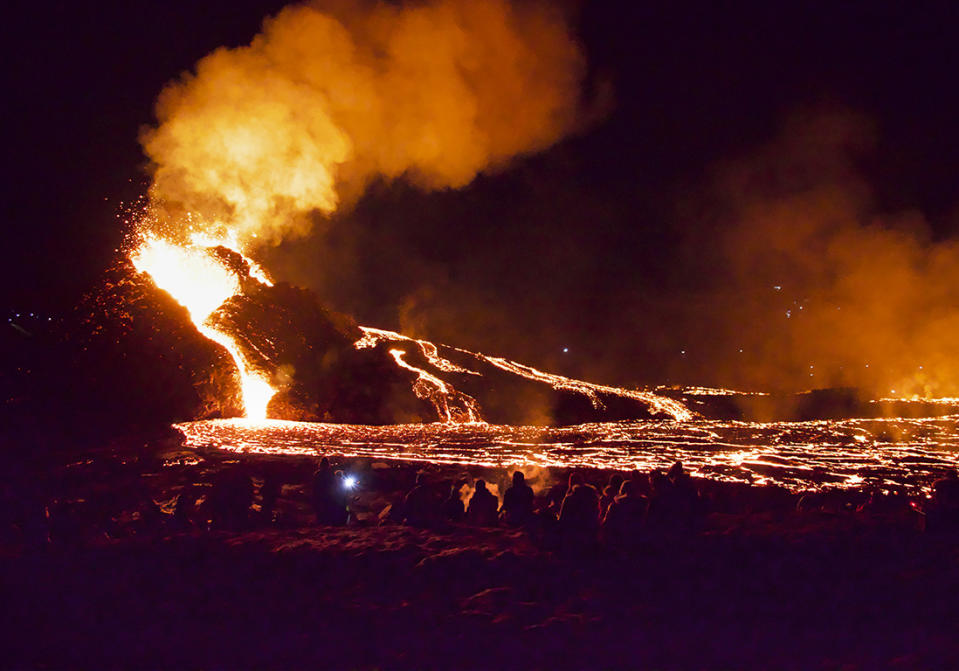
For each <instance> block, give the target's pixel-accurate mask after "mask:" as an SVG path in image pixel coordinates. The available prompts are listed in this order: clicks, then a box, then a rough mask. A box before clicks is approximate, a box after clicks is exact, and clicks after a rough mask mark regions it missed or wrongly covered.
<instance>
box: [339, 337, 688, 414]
mask: <svg viewBox="0 0 959 671" xmlns="http://www.w3.org/2000/svg"><path fill="white" fill-rule="evenodd" d="M360 328H361V329H362V330H363V337H362V338H360V339H359V340H357V341H356V343H355V347H356V348H357V349H363V348H365V347H375V346H376V345H377V344H379V343H380V342H389V343H414V344H415V345H417V346H418V347H419V348H420V351H421V352H422V353H423V356H424V357H425V358H426V359H427V361H429V362H430V364H431V365H432V366H434V367H436V368H437V369H438V370H442V371H446V372H450V373H463V374H467V375H480V373H477V372H476V371H472V370H469V369H467V368H463V367H462V366H458V365H456V364H454V363H453V362H452V361H449V360H448V359H445V358H443V357H441V356H440V355H439V350H438V348H437V346H436V345H435V344H433V343H431V342H429V341H428V340H417V339H415V338H409V337H407V336H404V335H402V334H400V333H396V332H394V331H386V330H383V329H375V328H370V327H367V326H363V327H360ZM448 349H452V350H453V351H456V352H460V353H462V354H465V355H467V356H470V357H473V358H475V359H478V360H479V361H483V362H486V363H488V364H491V365H493V366H495V367H496V368H499V369H500V370H504V371H506V372H507V373H512V374H513V375H518V376H520V377H524V378H526V379H527V380H533V381H535V382H542V383H545V384H548V385H549V386H551V387H552V388H553V389H562V390H564V391H572V392H576V393H579V394H583V395H584V396H586V397H587V398H589V400H590V402H591V403H592V404H593V407H594V408H596V409H597V410H602V409H604V404H603V401H602V399H601V398H600V397H599V394H601V393H604V394H610V395H613V396H621V397H623V398H630V399H633V400H635V401H640V402H641V403H645V404H647V405H649V406H650V408H652V410H653V412H655V413H658V414H660V415H666V416H669V417H671V418H672V419H674V420H676V421H680V422H687V421H690V420H692V419H695V418H696V417H697V415H696V413H694V412H693V411H692V410H690V409H689V408H687V407H686V406H685V405H683V404H682V403H680V402H679V401H676V400H674V399H671V398H667V397H665V396H660V395H659V394H654V393H653V392H649V391H637V390H631V389H622V388H620V387H607V386H605V385H601V384H593V383H591V382H583V381H582V380H573V379H571V378H568V377H563V376H562V375H553V374H551V373H545V372H543V371H541V370H537V369H535V368H533V367H532V366H526V365H524V364H521V363H516V362H515V361H510V360H508V359H503V358H500V357H492V356H486V355H485V354H479V353H477V352H470V351H469V350H465V349H460V348H458V347H453V348H448ZM390 353H391V354H392V355H393V358H394V359H396V363H397V364H399V365H400V366H402V367H403V368H407V369H409V370H412V371H415V372H417V373H418V374H419V375H420V377H419V379H418V380H417V382H416V383H415V384H416V385H421V384H424V383H429V384H430V385H431V386H430V393H429V395H424V394H423V393H421V392H420V391H417V390H416V388H415V386H414V391H416V395H417V396H419V397H420V398H429V400H431V401H432V402H433V404H434V405H437V397H438V396H448V395H449V394H450V392H449V389H448V385H446V384H445V383H443V381H442V380H439V379H438V378H436V377H434V376H432V375H429V374H428V373H426V372H425V371H422V370H420V369H418V368H414V367H412V366H410V365H409V364H407V363H406V362H404V361H403V360H402V359H401V358H400V355H402V354H405V352H404V351H403V350H390ZM397 353H399V355H398V354H397ZM424 393H425V390H424ZM453 393H455V394H459V395H460V396H465V397H466V398H467V399H469V400H470V401H473V403H474V405H472V406H471V407H472V410H471V413H470V414H471V416H472V411H476V406H475V401H474V400H473V399H472V398H471V397H469V396H466V395H465V394H461V393H460V392H456V391H455V390H453ZM437 412H439V414H440V418H441V419H442V418H443V416H444V413H443V412H442V411H441V407H440V405H437ZM446 416H447V419H446V420H445V421H451V420H450V419H449V418H448V417H449V413H448V412H447V413H446ZM453 421H455V420H453ZM469 421H482V420H480V419H479V415H478V411H477V415H476V419H470V420H469Z"/></svg>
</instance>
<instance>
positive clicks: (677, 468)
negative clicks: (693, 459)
mask: <svg viewBox="0 0 959 671" xmlns="http://www.w3.org/2000/svg"><path fill="white" fill-rule="evenodd" d="M685 472H686V471H684V470H683V462H681V461H677V462H676V463H675V464H673V465H672V466H670V467H669V473H668V474H667V475H668V476H669V479H670V480H675V479H676V478H679V477H682V476H683V475H684V474H685Z"/></svg>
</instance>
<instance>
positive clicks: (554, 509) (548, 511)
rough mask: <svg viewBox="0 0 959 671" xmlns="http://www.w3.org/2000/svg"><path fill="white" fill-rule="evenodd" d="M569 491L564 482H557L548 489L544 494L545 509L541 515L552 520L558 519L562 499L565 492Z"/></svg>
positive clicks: (564, 496)
mask: <svg viewBox="0 0 959 671" xmlns="http://www.w3.org/2000/svg"><path fill="white" fill-rule="evenodd" d="M567 489H569V487H568V485H567V484H566V483H565V482H557V483H556V484H555V485H553V486H552V487H550V488H549V491H548V492H547V493H546V507H545V508H544V509H543V510H542V514H544V515H546V516H549V517H552V518H553V519H554V520H555V519H557V518H558V517H559V511H560V510H561V509H562V507H563V499H564V498H566V490H567Z"/></svg>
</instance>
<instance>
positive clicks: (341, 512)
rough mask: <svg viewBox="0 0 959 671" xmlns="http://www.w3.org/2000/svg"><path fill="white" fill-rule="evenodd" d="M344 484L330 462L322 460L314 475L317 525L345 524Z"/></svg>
mask: <svg viewBox="0 0 959 671" xmlns="http://www.w3.org/2000/svg"><path fill="white" fill-rule="evenodd" d="M341 490H342V484H341V483H340V480H339V479H338V478H337V477H336V473H335V472H334V471H333V467H332V466H330V460H329V459H327V458H326V457H323V458H322V459H320V467H319V468H318V469H317V470H316V472H315V473H314V474H313V511H314V512H315V513H316V522H317V524H335V525H339V524H344V523H345V522H346V507H345V505H344V504H343V494H342V491H341Z"/></svg>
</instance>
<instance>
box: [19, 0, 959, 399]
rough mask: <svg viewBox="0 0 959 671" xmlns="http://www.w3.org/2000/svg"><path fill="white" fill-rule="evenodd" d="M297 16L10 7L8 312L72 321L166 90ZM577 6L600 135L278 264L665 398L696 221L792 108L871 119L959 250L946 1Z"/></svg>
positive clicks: (225, 6) (882, 171)
mask: <svg viewBox="0 0 959 671" xmlns="http://www.w3.org/2000/svg"><path fill="white" fill-rule="evenodd" d="M283 4H284V3H280V2H258V3H257V2H250V1H248V0H241V1H239V2H237V1H232V2H222V1H220V0H215V1H209V2H203V3H192V2H191V3H187V2H172V1H171V2H157V1H141V2H124V3H120V2H99V3H65V4H63V5H61V4H59V3H18V6H15V7H14V8H12V9H11V8H7V9H5V14H6V16H5V21H4V24H5V28H6V31H5V32H6V37H5V40H4V42H3V51H4V53H3V62H4V66H3V69H4V79H5V82H4V91H5V95H4V99H5V102H4V104H3V106H2V109H3V113H2V114H3V117H2V128H3V131H4V150H5V151H4V155H5V160H4V165H5V168H6V170H5V172H6V175H5V179H4V180H3V183H4V193H3V198H2V209H0V217H2V220H3V223H4V227H5V230H6V231H8V232H9V233H10V235H9V236H8V239H7V253H8V256H9V258H8V262H6V263H4V264H3V265H2V268H3V270H2V273H0V281H2V285H3V287H4V293H5V294H6V295H7V297H8V302H9V304H10V305H11V306H12V307H16V308H18V309H34V308H35V309H38V310H53V309H63V308H65V307H68V306H69V305H70V304H72V303H73V302H75V300H76V298H77V296H78V295H79V293H80V292H81V291H82V290H84V289H87V288H89V287H90V285H91V283H93V282H94V281H95V279H96V277H97V274H98V272H99V271H100V270H101V269H102V268H103V267H105V266H106V265H107V264H108V263H109V262H110V259H111V256H112V255H113V253H114V252H113V250H114V249H115V248H116V247H117V246H118V245H119V243H120V241H121V235H122V230H121V229H122V227H121V226H120V225H119V223H118V221H117V219H116V216H115V215H116V213H117V210H118V206H119V203H120V201H123V200H131V199H133V198H135V197H136V196H137V195H139V194H140V193H142V192H143V187H144V184H145V178H144V159H143V156H142V152H141V150H140V147H139V145H138V143H137V132H138V129H139V128H140V127H141V126H142V125H144V124H149V123H150V122H151V121H152V105H153V100H154V98H155V96H156V94H157V93H158V92H159V91H160V89H161V88H162V86H163V84H164V83H166V82H167V81H169V80H170V79H172V78H174V77H175V76H176V75H177V74H178V73H180V72H181V71H183V70H186V69H188V68H190V67H191V66H192V64H193V63H195V62H196V60H198V59H199V58H200V57H202V56H203V55H205V54H207V53H209V52H210V51H211V50H213V49H214V48H216V47H218V46H222V45H227V46H237V45H240V44H244V43H246V42H248V41H249V40H250V38H251V37H252V36H253V35H254V34H255V33H256V32H257V30H258V28H259V25H260V22H261V20H262V18H263V17H264V16H266V15H268V14H271V13H275V12H276V11H277V10H278V9H279V8H281V7H282V6H283ZM576 11H577V14H578V15H577V18H576V19H575V24H576V26H577V31H578V33H579V35H580V37H581V39H582V41H583V44H584V47H585V51H586V54H587V58H588V60H589V65H590V71H591V76H592V77H593V82H594V83H595V82H599V81H610V82H611V83H612V84H613V89H614V91H615V106H614V107H613V108H612V110H611V112H610V113H609V114H608V116H607V117H606V119H605V120H604V121H602V122H600V123H597V124H596V125H594V126H593V127H592V129H591V130H589V131H588V132H586V133H584V134H581V135H580V136H578V137H574V138H571V139H569V140H567V141H564V142H563V143H561V144H560V145H558V146H557V147H555V148H554V149H552V150H550V151H548V152H545V153H544V154H541V155H539V156H536V157H532V158H530V159H528V160H522V161H518V162H517V163H515V164H514V165H513V166H512V167H511V169H510V170H508V171H506V172H504V173H501V174H498V175H493V176H485V177H481V178H480V179H479V180H478V181H477V183H475V184H474V185H473V186H472V187H470V188H468V189H466V190H465V191H463V192H447V193H439V194H429V195H424V194H421V193H419V192H417V191H415V190H413V189H412V188H409V187H406V186H404V185H402V184H398V185H382V184H381V185H375V186H374V188H373V189H372V190H371V192H370V193H369V194H368V195H367V197H365V198H364V199H363V200H362V201H361V202H360V203H359V204H358V206H357V208H356V209H355V210H354V211H353V212H350V213H344V214H342V215H340V216H338V217H336V218H335V219H334V220H333V221H331V222H327V223H325V224H323V225H321V226H319V227H318V230H319V232H318V233H317V234H316V235H315V236H313V237H312V238H310V239H307V240H299V241H295V242H289V243H286V244H284V245H283V246H282V247H281V248H280V249H278V250H272V251H270V252H268V253H267V254H266V255H265V258H266V260H267V262H268V263H267V265H268V266H269V267H271V268H273V270H274V271H275V274H277V275H278V276H279V277H280V279H289V280H291V281H295V282H299V283H303V284H307V285H309V286H312V287H313V288H315V289H317V290H318V291H319V293H320V295H321V297H323V298H324V300H326V301H328V302H329V304H330V305H332V306H333V307H334V308H336V309H339V310H342V311H345V312H351V313H353V314H355V315H356V316H357V317H358V318H359V319H360V321H361V322H364V323H370V324H376V325H381V326H384V327H392V328H399V327H404V328H414V329H420V330H421V332H422V334H423V335H427V334H432V335H435V336H436V337H437V338H438V339H446V340H449V339H451V338H455V339H456V341H457V343H456V344H462V345H464V346H467V347H474V348H479V349H485V350H488V351H489V350H492V351H493V352H499V353H503V354H507V355H510V356H512V357H515V358H519V359H525V360H529V361H531V362H533V363H538V364H541V365H550V366H553V367H555V368H560V369H562V370H565V371H566V372H569V373H574V374H590V373H593V374H594V375H599V376H600V377H605V378H607V379H613V378H616V380H615V381H626V380H636V381H643V382H649V381H654V380H662V377H663V376H664V375H665V371H666V370H668V369H669V366H666V365H665V364H663V363H662V361H663V360H665V359H668V358H669V357H671V356H677V351H678V350H679V349H680V347H681V345H680V343H679V337H680V336H679V334H677V333H676V332H675V331H670V330H669V329H668V328H665V327H664V328H665V330H663V329H657V323H656V321H659V320H662V319H663V314H662V312H661V310H660V312H658V313H656V314H655V315H654V314H652V313H650V320H653V321H652V323H647V322H645V321H644V320H643V318H642V311H643V310H644V309H646V307H645V306H648V305H649V304H650V303H651V302H656V303H657V304H658V305H662V302H663V301H662V300H659V299H661V298H662V297H664V296H666V297H668V296H671V295H676V296H680V295H681V293H682V291H683V290H684V285H685V284H688V283H689V282H690V278H689V275H690V272H689V271H690V270H691V268H690V266H689V261H688V256H689V255H688V250H685V249H684V247H685V246H688V241H689V239H690V237H691V235H692V236H693V237H695V235H697V234H698V231H696V230H695V226H696V225H697V224H696V223H695V222H693V223H691V222H690V220H689V219H688V218H686V217H679V216H677V211H679V210H682V208H683V203H684V200H685V198H686V195H687V194H692V193H696V192H697V191H699V190H701V189H702V188H703V186H704V184H706V183H707V182H708V180H709V179H710V173H711V171H712V170H713V168H714V167H715V166H716V165H717V162H722V161H726V160H730V159H734V158H737V157H741V156H746V155H749V154H750V153H751V152H753V151H754V150H755V149H756V148H757V147H759V146H762V145H764V144H765V143H767V142H769V141H770V140H771V139H772V138H774V137H775V136H776V135H777V133H779V132H780V129H781V128H782V124H783V123H784V121H785V120H786V119H787V118H789V117H790V115H792V114H794V113H796V111H797V110H804V109H817V108H827V109H843V110H850V111H852V112H854V113H856V114H858V115H861V116H862V117H864V118H866V119H868V120H869V121H870V122H871V124H872V125H873V128H874V135H875V146H874V147H873V148H872V149H871V150H870V151H869V152H867V153H866V154H864V155H863V156H862V157H861V166H860V167H861V170H862V171H863V174H864V175H865V178H866V179H867V181H868V182H869V183H870V184H871V185H872V187H873V190H874V194H875V198H876V200H877V202H878V207H880V208H882V209H885V210H902V209H907V208H913V209H917V210H919V211H920V212H922V213H923V214H924V215H925V216H926V217H927V219H928V220H929V222H930V225H931V227H932V231H933V234H934V235H935V236H937V237H939V238H947V237H950V236H952V235H953V234H954V233H955V231H956V225H957V220H956V218H955V216H954V207H955V206H956V203H957V199H956V197H955V193H954V191H955V187H956V183H957V180H959V177H957V175H959V172H957V170H956V167H957V163H959V123H957V120H959V92H957V88H956V85H955V79H956V72H957V69H959V9H957V8H955V6H954V5H952V4H951V3H942V4H928V5H927V4H923V3H917V2H902V3H890V2H875V1H874V2H850V3H841V2H768V1H763V2H759V1H749V2H740V3H713V2H640V1H634V2H586V3H583V4H582V5H581V6H580V7H579V8H578V9H577V10H576ZM708 225H709V224H707V223H703V224H702V226H704V227H706V226H708ZM690 227H692V228H693V229H694V230H693V231H692V232H691V231H690ZM702 233H703V235H704V239H705V238H708V233H709V232H708V231H705V230H704V231H702ZM318 268H319V269H318ZM651 297H657V300H656V301H653V300H652V298H651ZM464 305H468V306H469V307H470V309H469V310H464V309H463V306H464ZM682 309H683V308H682V306H681V305H677V307H676V310H679V311H681V310H682ZM680 321H682V320H680ZM683 323H686V324H688V320H686V321H683ZM433 332H435V333H433ZM696 337H703V336H702V334H699V335H698V336H697V335H690V337H689V340H690V341H692V342H693V343H694V341H695V339H696ZM610 343H616V345H615V346H610ZM624 343H630V344H629V345H625V344H624ZM685 346H687V345H686V344H683V345H682V347H685ZM564 347H568V348H569V349H570V352H569V353H565V354H564V353H562V350H563V348H564ZM657 362H658V363H657ZM594 366H595V369H594Z"/></svg>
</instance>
